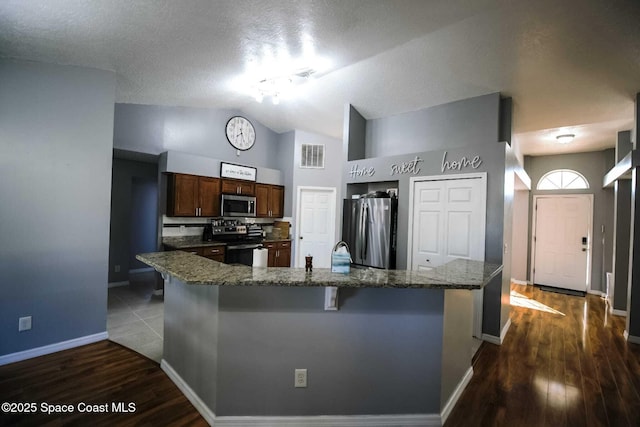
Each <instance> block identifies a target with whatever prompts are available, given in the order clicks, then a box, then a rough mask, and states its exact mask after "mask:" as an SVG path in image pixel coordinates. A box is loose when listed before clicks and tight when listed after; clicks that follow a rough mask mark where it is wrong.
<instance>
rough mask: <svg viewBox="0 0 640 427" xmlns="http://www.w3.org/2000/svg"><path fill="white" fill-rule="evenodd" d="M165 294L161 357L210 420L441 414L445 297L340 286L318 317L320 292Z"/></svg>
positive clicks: (169, 290) (180, 290)
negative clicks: (297, 381)
mask: <svg viewBox="0 0 640 427" xmlns="http://www.w3.org/2000/svg"><path fill="white" fill-rule="evenodd" d="M165 290H166V295H167V298H166V302H165V316H166V317H165V324H166V328H167V329H165V354H164V359H165V360H166V361H167V362H168V363H169V364H170V365H171V366H172V367H173V368H174V369H175V370H176V371H177V372H178V373H179V374H180V375H181V376H182V378H183V379H185V380H186V382H187V383H188V384H189V385H190V386H191V387H192V388H193V389H194V390H195V391H196V392H197V393H198V395H199V396H200V397H201V398H202V400H203V401H204V402H205V403H206V404H207V405H208V406H209V407H210V408H211V409H212V410H213V411H214V412H215V414H216V416H233V415H243V416H250V415H262V416H268V415H281V416H286V415H319V414H322V415H350V414H358V415H361V414H439V413H440V403H441V402H440V389H441V387H440V381H441V373H442V372H441V363H442V341H443V336H442V334H443V306H444V294H445V291H442V290H438V289H355V288H353V289H349V288H343V289H340V310H339V311H337V312H327V311H324V310H323V302H324V290H323V289H322V288H300V287H255V286H254V287H227V286H219V287H218V286H189V285H184V284H182V283H181V282H179V281H177V280H173V281H172V282H171V283H168V284H166V286H165ZM184 330H190V331H195V332H194V333H195V336H198V337H202V339H201V340H200V341H197V342H196V341H194V340H193V339H190V337H191V338H192V337H193V336H192V335H188V334H184V333H182V331H184ZM185 348H187V349H189V351H184V349H185ZM256 349H258V351H256ZM467 367H468V365H467ZM296 368H306V369H307V370H308V387H307V388H304V389H296V388H294V387H293V373H294V369H296ZM239 396H241V398H239ZM359 396H363V398H359Z"/></svg>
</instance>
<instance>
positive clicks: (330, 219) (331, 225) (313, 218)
mask: <svg viewBox="0 0 640 427" xmlns="http://www.w3.org/2000/svg"><path fill="white" fill-rule="evenodd" d="M335 221H336V189H335V188H304V187H299V189H298V221H297V224H298V227H297V230H298V232H297V238H298V240H297V241H298V245H297V251H296V254H297V257H296V258H297V259H296V267H304V265H305V259H304V257H305V256H307V255H311V256H313V266H314V267H316V268H330V267H331V251H332V250H333V245H334V244H335Z"/></svg>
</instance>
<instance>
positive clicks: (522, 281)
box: [511, 277, 531, 285]
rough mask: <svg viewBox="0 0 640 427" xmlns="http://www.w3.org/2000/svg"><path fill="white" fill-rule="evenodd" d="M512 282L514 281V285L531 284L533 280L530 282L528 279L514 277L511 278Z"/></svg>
mask: <svg viewBox="0 0 640 427" xmlns="http://www.w3.org/2000/svg"><path fill="white" fill-rule="evenodd" d="M511 283H513V284H514V285H530V284H531V282H528V281H526V280H517V279H514V278H513V277H512V278H511Z"/></svg>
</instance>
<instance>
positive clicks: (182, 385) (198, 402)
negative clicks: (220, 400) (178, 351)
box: [160, 359, 217, 426]
mask: <svg viewBox="0 0 640 427" xmlns="http://www.w3.org/2000/svg"><path fill="white" fill-rule="evenodd" d="M160 368H161V369H162V370H163V371H164V372H165V373H166V374H167V376H168V377H169V379H170V380H171V381H173V383H174V384H175V385H176V386H177V387H178V388H179V389H180V391H181V392H182V394H184V396H185V397H186V398H187V400H188V401H189V402H191V404H192V405H193V406H194V407H195V408H196V410H197V411H198V412H199V413H200V415H202V417H203V418H204V419H205V421H206V422H207V423H209V425H211V426H212V425H214V422H215V420H216V414H214V413H213V411H212V410H211V409H209V407H208V406H207V405H206V403H204V402H203V401H202V399H200V396H198V395H197V394H196V392H195V391H193V389H192V388H191V387H189V385H188V384H187V383H186V382H185V381H184V380H183V379H182V377H181V376H180V375H179V374H178V373H177V372H176V371H175V370H174V369H173V368H172V367H171V365H170V364H169V362H167V361H166V360H164V359H162V360H161V361H160ZM215 424H216V425H217V422H216V423H215Z"/></svg>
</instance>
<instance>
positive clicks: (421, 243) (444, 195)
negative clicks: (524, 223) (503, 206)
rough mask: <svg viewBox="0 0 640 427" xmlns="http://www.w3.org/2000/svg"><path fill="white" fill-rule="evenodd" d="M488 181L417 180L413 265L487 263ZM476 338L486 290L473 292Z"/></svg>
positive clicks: (423, 267) (483, 177)
mask: <svg viewBox="0 0 640 427" xmlns="http://www.w3.org/2000/svg"><path fill="white" fill-rule="evenodd" d="M486 198H487V180H486V175H484V174H482V175H479V176H473V177H460V178H455V177H453V176H450V177H447V178H441V177H437V178H433V179H428V178H425V180H415V181H414V183H413V199H412V206H411V208H410V209H411V218H412V228H411V229H410V230H409V235H410V236H412V237H411V238H412V243H411V248H412V249H411V253H410V265H411V268H412V269H413V270H430V269H432V268H434V267H438V266H440V265H442V264H445V263H447V262H449V261H452V260H454V259H456V258H463V259H471V260H476V261H484V243H485V218H486ZM473 301H474V303H473V306H474V320H473V335H474V336H475V337H477V338H481V337H482V304H483V291H482V290H479V291H473Z"/></svg>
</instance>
